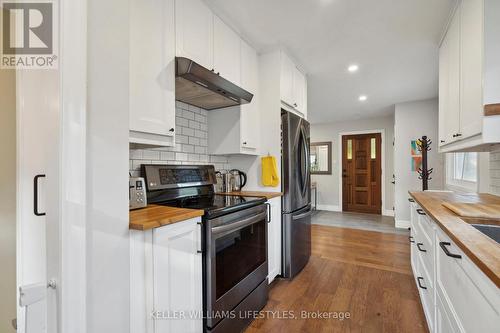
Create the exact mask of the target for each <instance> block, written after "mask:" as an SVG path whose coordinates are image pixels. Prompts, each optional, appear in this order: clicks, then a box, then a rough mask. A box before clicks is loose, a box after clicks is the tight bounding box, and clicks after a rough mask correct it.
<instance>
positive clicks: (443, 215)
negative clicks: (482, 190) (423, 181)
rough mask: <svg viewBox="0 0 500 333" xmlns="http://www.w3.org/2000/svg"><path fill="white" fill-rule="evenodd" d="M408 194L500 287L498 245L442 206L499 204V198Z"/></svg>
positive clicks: (499, 254) (499, 245)
mask: <svg viewBox="0 0 500 333" xmlns="http://www.w3.org/2000/svg"><path fill="white" fill-rule="evenodd" d="M409 193H410V195H411V197H412V198H413V199H415V201H416V202H417V203H418V204H419V205H420V207H421V208H422V209H423V210H424V211H425V212H426V213H427V215H429V216H430V217H431V218H432V219H433V220H434V221H435V222H436V223H437V224H438V225H439V227H441V229H442V230H443V231H444V232H445V233H446V234H447V235H448V236H449V237H450V238H451V239H452V240H453V241H454V242H455V243H456V245H457V246H458V247H459V248H460V249H461V250H462V251H464V253H465V254H466V255H467V256H468V257H469V258H470V259H471V260H472V261H473V262H474V263H475V264H476V265H477V267H479V269H481V270H482V271H483V272H484V274H486V275H487V276H488V277H489V278H490V279H491V280H492V281H493V282H494V283H495V285H496V286H497V287H499V288H500V244H498V243H497V242H495V241H494V240H493V239H491V238H489V237H488V236H486V235H484V234H483V233H481V232H480V231H478V230H476V229H475V228H474V227H473V226H471V225H470V224H469V223H467V222H466V221H464V220H463V219H462V218H461V217H459V216H458V215H456V214H455V213H454V212H452V211H451V210H449V209H448V208H446V207H445V206H443V205H442V204H443V203H445V202H455V203H478V204H500V197H498V196H495V195H491V194H475V193H474V194H458V193H453V192H409Z"/></svg>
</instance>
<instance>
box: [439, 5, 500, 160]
mask: <svg viewBox="0 0 500 333" xmlns="http://www.w3.org/2000/svg"><path fill="white" fill-rule="evenodd" d="M499 11H500V2H499V1H498V0H461V1H459V3H458V5H457V10H456V11H455V13H454V16H453V18H452V20H451V22H450V25H449V27H448V30H447V32H446V35H445V37H444V39H443V42H442V44H441V47H440V52H439V140H440V150H441V151H442V152H452V151H464V150H467V151H491V150H495V149H497V148H498V147H499V145H500V131H498V128H499V127H500V115H489V116H485V106H486V105H488V104H499V103H500V89H498V87H500V75H499V74H500V70H499V69H498V68H500V48H498V40H500V20H498V17H496V16H495V15H492V14H491V13H498V12H499Z"/></svg>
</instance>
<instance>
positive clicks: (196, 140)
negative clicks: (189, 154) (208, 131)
mask: <svg viewBox="0 0 500 333" xmlns="http://www.w3.org/2000/svg"><path fill="white" fill-rule="evenodd" d="M189 144H190V145H195V146H199V145H200V139H199V138H195V137H192V136H190V137H189Z"/></svg>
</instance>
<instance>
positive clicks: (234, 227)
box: [212, 212, 267, 234]
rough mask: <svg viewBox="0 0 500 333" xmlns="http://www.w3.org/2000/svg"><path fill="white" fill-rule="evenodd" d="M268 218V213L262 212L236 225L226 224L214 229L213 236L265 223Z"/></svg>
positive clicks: (235, 223)
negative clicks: (261, 222)
mask: <svg viewBox="0 0 500 333" xmlns="http://www.w3.org/2000/svg"><path fill="white" fill-rule="evenodd" d="M266 216H267V212H262V213H259V214H257V215H255V216H252V217H249V218H246V219H243V220H241V221H238V222H234V223H230V224H226V225H221V226H219V227H212V233H213V234H220V233H223V232H227V231H233V230H238V229H241V228H244V227H246V226H249V225H252V224H255V223H257V222H260V221H265V220H266Z"/></svg>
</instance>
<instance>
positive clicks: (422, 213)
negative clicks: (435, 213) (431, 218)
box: [417, 208, 426, 215]
mask: <svg viewBox="0 0 500 333" xmlns="http://www.w3.org/2000/svg"><path fill="white" fill-rule="evenodd" d="M417 213H418V215H426V214H425V212H424V211H423V210H422V209H420V208H417Z"/></svg>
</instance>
